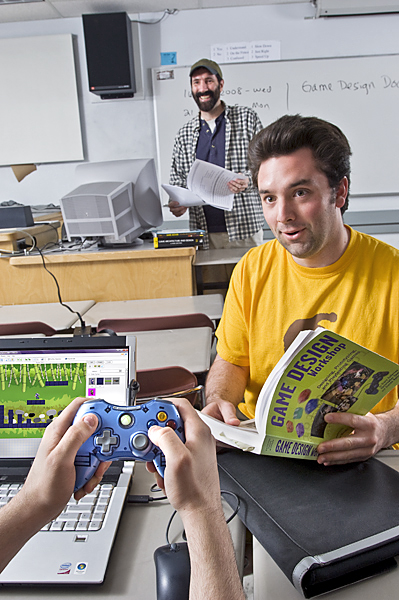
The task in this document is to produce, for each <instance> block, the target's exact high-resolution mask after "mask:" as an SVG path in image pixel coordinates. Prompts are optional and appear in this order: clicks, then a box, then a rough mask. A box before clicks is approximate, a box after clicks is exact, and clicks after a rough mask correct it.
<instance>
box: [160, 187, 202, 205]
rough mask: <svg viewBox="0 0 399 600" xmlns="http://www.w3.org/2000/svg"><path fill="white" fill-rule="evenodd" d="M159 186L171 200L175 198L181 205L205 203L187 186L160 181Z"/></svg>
mask: <svg viewBox="0 0 399 600" xmlns="http://www.w3.org/2000/svg"><path fill="white" fill-rule="evenodd" d="M161 187H163V189H164V190H165V192H166V193H167V194H168V195H169V197H170V198H171V199H172V200H175V201H176V202H178V203H179V204H180V205H181V206H187V207H189V206H202V205H203V204H206V202H205V201H204V200H202V199H201V198H200V197H199V196H197V195H196V194H194V193H193V192H192V191H191V190H188V189H187V188H183V187H179V186H178V185H168V184H167V183H162V184H161Z"/></svg>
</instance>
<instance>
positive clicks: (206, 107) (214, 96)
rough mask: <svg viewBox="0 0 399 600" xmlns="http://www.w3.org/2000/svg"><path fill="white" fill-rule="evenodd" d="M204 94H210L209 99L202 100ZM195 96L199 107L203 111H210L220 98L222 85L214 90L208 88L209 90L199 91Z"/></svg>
mask: <svg viewBox="0 0 399 600" xmlns="http://www.w3.org/2000/svg"><path fill="white" fill-rule="evenodd" d="M202 96H209V99H208V100H206V101H201V97H202ZM193 97H194V100H195V102H196V104H197V106H198V108H199V109H200V110H201V111H202V112H210V111H211V110H212V109H213V107H214V106H215V104H216V103H217V101H218V100H219V98H220V85H218V87H217V88H216V89H215V90H214V91H211V90H208V91H207V92H198V94H195V95H194V96H193Z"/></svg>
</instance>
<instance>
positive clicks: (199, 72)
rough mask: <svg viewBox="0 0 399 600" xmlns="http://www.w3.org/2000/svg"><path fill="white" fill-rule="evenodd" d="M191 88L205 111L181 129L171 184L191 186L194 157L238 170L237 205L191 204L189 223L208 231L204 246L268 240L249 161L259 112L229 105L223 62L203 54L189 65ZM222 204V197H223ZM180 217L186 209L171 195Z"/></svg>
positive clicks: (234, 191)
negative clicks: (224, 98) (223, 98)
mask: <svg viewBox="0 0 399 600" xmlns="http://www.w3.org/2000/svg"><path fill="white" fill-rule="evenodd" d="M190 78H191V90H192V93H193V98H194V100H195V102H196V103H197V105H198V108H199V110H200V113H199V115H198V116H197V117H195V118H194V119H192V120H191V121H189V122H188V123H186V124H185V125H184V126H183V127H182V128H181V129H180V131H179V132H178V134H177V136H176V139H175V144H174V149H173V157H172V167H171V174H170V181H169V183H170V184H171V185H172V186H179V187H181V188H187V187H189V186H188V182H187V178H188V175H189V172H190V170H191V167H192V165H193V163H194V161H195V159H196V158H197V159H199V160H201V161H205V162H206V163H211V164H212V165H217V166H218V167H223V168H225V169H228V171H233V173H234V177H233V178H231V180H230V181H229V182H228V183H227V186H228V189H229V191H230V193H232V194H234V202H233V205H232V209H231V210H230V209H229V208H228V207H227V208H225V207H224V206H223V207H221V208H225V209H224V210H221V208H219V207H218V208H216V207H215V205H216V206H218V203H217V202H213V203H212V204H213V206H211V205H209V204H202V205H198V203H197V205H195V206H193V204H192V203H191V206H190V208H189V211H190V228H191V229H204V230H205V231H206V232H207V235H206V236H205V240H204V242H205V243H204V249H206V248H209V247H213V248H226V247H231V246H235V247H237V246H243V247H251V246H256V245H259V244H261V243H262V241H263V231H262V226H263V215H262V207H261V203H260V199H259V195H258V192H257V190H256V189H255V188H254V187H253V185H252V182H251V176H250V173H249V170H248V164H247V151H248V144H249V142H250V140H251V139H252V137H253V136H254V135H255V134H256V133H257V132H258V131H260V129H261V128H262V124H261V122H260V120H259V117H258V116H257V114H256V113H255V112H254V111H253V110H252V109H250V108H247V107H244V106H226V105H225V104H224V102H222V101H221V99H220V94H221V92H222V90H223V86H224V81H223V76H222V71H221V69H220V67H219V65H218V64H217V63H215V62H213V61H211V60H208V59H201V60H199V61H198V62H196V63H195V64H194V65H193V66H192V67H191V69H190ZM219 206H220V201H219ZM169 208H170V210H171V212H172V213H173V214H174V215H175V216H176V217H180V216H182V215H183V214H184V213H185V212H186V210H187V204H186V206H182V204H181V203H179V202H178V200H173V199H172V200H170V202H169Z"/></svg>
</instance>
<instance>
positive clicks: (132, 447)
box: [74, 398, 185, 491]
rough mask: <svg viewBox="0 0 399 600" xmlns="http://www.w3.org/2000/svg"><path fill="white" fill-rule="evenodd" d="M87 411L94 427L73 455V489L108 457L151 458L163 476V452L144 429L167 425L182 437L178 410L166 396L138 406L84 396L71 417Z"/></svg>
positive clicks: (108, 458)
mask: <svg viewBox="0 0 399 600" xmlns="http://www.w3.org/2000/svg"><path fill="white" fill-rule="evenodd" d="M87 413H92V414H95V415H96V416H97V418H98V427H97V429H96V431H95V432H94V434H93V435H92V436H90V437H89V439H88V440H87V441H86V442H85V443H84V444H83V445H82V446H81V447H80V449H79V451H78V453H77V455H76V459H75V468H76V483H75V490H74V491H76V490H78V489H80V488H81V487H83V486H84V484H85V483H86V482H87V481H89V479H91V477H92V476H93V474H94V473H95V471H96V469H97V467H98V465H99V464H100V462H104V461H108V460H111V461H113V460H121V459H122V460H123V459H124V460H129V459H130V460H141V461H146V462H151V461H152V462H153V463H154V465H155V468H156V470H157V471H158V473H159V474H160V475H161V477H163V475H164V470H165V456H164V454H163V453H162V452H161V450H160V449H159V448H158V446H155V445H154V444H153V443H152V442H151V441H150V439H149V437H148V433H147V432H148V429H149V428H150V427H152V426H153V425H159V426H161V427H171V428H172V429H174V430H175V431H176V434H177V435H178V436H179V438H180V439H181V440H182V441H183V442H184V441H185V439H184V428H183V421H182V419H181V417H180V415H179V411H178V410H177V408H176V407H175V405H174V404H173V403H172V402H169V401H168V400H163V399H157V398H154V399H153V400H150V401H149V402H147V403H145V404H140V405H138V406H116V405H115V404H109V403H108V402H105V400H88V401H87V402H85V403H84V404H82V406H81V407H80V408H79V410H78V412H77V413H76V416H75V419H74V421H77V420H79V419H81V418H82V417H83V416H84V415H85V414H87Z"/></svg>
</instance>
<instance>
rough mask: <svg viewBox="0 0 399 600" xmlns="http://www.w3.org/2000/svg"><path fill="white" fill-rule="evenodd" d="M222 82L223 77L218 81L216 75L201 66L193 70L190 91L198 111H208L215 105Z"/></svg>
mask: <svg viewBox="0 0 399 600" xmlns="http://www.w3.org/2000/svg"><path fill="white" fill-rule="evenodd" d="M223 83H224V82H223V79H222V81H221V82H220V83H219V81H218V78H217V77H216V75H212V74H211V73H210V72H209V71H208V70H207V69H204V68H203V67H201V68H200V69H196V70H195V71H194V73H193V76H192V77H191V91H192V93H193V98H194V100H195V102H196V103H197V106H198V108H199V109H200V111H202V112H210V111H211V110H212V109H213V108H214V107H215V106H216V104H217V102H218V100H219V98H220V92H221V91H222V89H223Z"/></svg>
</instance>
